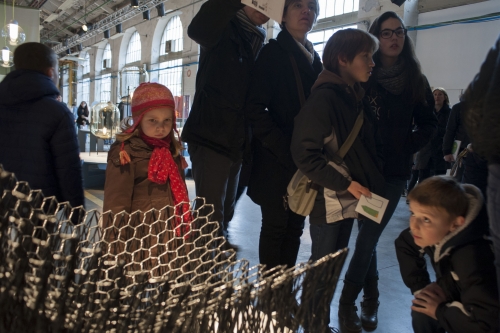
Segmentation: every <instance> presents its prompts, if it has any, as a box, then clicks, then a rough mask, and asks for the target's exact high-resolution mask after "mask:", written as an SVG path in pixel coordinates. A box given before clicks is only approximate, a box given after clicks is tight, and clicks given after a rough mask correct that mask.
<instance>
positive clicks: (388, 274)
mask: <svg viewBox="0 0 500 333" xmlns="http://www.w3.org/2000/svg"><path fill="white" fill-rule="evenodd" d="M186 182H187V185H188V190H189V196H190V198H194V196H195V190H194V182H193V180H187V181H186ZM103 197H104V195H103V190H102V188H98V189H86V190H85V198H86V208H87V210H90V209H97V210H101V207H102V199H103ZM408 220H409V211H408V206H407V205H406V202H405V198H401V200H400V202H399V205H398V208H397V209H396V212H395V214H394V216H393V218H392V220H391V221H390V222H389V225H388V226H387V228H386V229H385V231H384V233H383V234H382V237H381V239H380V241H379V244H378V248H377V253H378V269H379V276H380V280H379V289H380V309H379V326H378V328H377V329H376V330H374V331H371V332H377V333H405V332H412V328H411V318H410V305H411V300H412V299H413V297H412V295H411V293H410V290H409V289H408V288H406V286H405V285H404V284H403V281H402V279H401V275H400V273H399V266H398V262H397V259H396V254H395V251H394V240H395V239H396V237H397V236H398V235H399V233H400V232H401V231H402V230H403V229H405V228H406V227H407V226H408ZM260 226H261V212H260V208H259V206H257V205H256V204H254V203H253V202H252V201H251V200H250V198H249V197H248V196H246V195H243V196H242V197H241V199H240V201H239V202H238V204H237V207H236V212H235V215H234V218H233V220H232V221H231V223H230V225H229V235H230V236H229V237H230V240H231V242H232V243H233V244H235V245H237V246H239V248H240V251H239V253H238V257H239V258H245V259H247V260H248V261H249V262H250V265H251V266H254V265H257V264H258V263H259V257H258V242H259V232H260ZM356 237H357V226H356V223H355V225H354V228H353V232H352V235H351V239H350V242H349V246H353V245H354V244H355V240H356ZM310 249H311V239H310V236H309V223H308V219H306V227H305V229H304V234H303V236H302V244H301V247H300V251H299V256H298V262H302V261H307V260H308V259H309V256H310ZM351 252H352V251H351ZM349 260H350V255H349V256H348V258H347V261H346V265H345V266H344V271H343V273H342V275H341V278H343V276H344V274H345V269H346V268H347V264H348V263H349ZM342 286H343V283H342V281H339V284H338V286H337V290H336V292H335V296H334V299H333V302H332V306H331V307H332V309H331V325H332V326H335V327H338V318H337V310H338V299H339V296H340V291H341V289H342ZM360 301H361V296H360V298H359V299H358V302H357V305H358V309H359V308H360V306H359V302H360Z"/></svg>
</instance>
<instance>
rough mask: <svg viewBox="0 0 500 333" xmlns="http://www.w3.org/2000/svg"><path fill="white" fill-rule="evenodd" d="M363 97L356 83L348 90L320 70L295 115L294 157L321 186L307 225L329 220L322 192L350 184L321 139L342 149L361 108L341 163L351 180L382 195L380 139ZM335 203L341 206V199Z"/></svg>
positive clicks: (338, 78) (336, 77)
mask: <svg viewBox="0 0 500 333" xmlns="http://www.w3.org/2000/svg"><path fill="white" fill-rule="evenodd" d="M363 96H364V90H363V88H361V86H360V85H359V84H356V85H355V87H354V88H353V87H349V86H348V85H347V84H346V83H345V81H343V80H342V78H341V77H340V76H338V75H337V74H335V73H332V72H330V71H327V70H323V72H322V73H321V74H320V75H319V77H318V80H317V81H316V83H315V85H314V87H313V90H312V94H311V96H310V97H309V99H308V100H307V102H306V104H305V106H304V107H303V108H302V109H301V110H300V113H299V114H298V116H297V117H295V128H294V130H293V137H292V146H291V151H292V156H293V159H294V161H295V164H296V165H297V167H298V168H299V169H300V170H301V171H302V173H303V174H304V175H306V176H307V177H309V179H311V180H312V181H313V182H314V183H316V184H318V185H320V186H321V188H320V190H319V191H318V195H317V196H316V201H315V202H314V208H313V210H312V212H311V214H310V223H311V224H321V223H326V222H327V214H328V213H329V211H328V206H330V207H331V205H325V200H326V199H325V195H324V193H325V190H324V189H325V188H326V189H328V190H332V191H345V190H346V189H347V188H348V187H349V185H350V184H351V181H350V180H349V179H348V178H346V177H345V176H344V175H343V174H342V173H341V172H339V171H338V170H337V169H336V168H335V167H334V166H332V165H331V164H332V163H333V162H329V157H328V156H327V152H326V151H325V149H324V146H325V139H327V138H329V137H330V136H332V135H333V136H334V138H335V139H336V140H337V143H338V144H337V145H338V147H341V146H342V144H343V143H344V142H345V140H346V139H347V137H348V136H349V134H350V133H351V131H352V129H353V127H354V123H355V122H356V118H357V117H358V114H359V112H360V111H361V110H364V120H363V126H362V127H361V129H360V131H359V134H358V136H357V137H356V139H355V140H354V142H353V144H352V146H351V148H350V149H349V150H348V152H347V154H346V155H345V157H344V161H345V163H346V165H347V167H348V168H349V173H350V176H351V177H352V179H353V180H355V181H357V182H358V183H360V184H361V185H363V186H365V187H367V188H368V189H370V191H372V192H374V193H376V194H379V195H381V196H384V192H383V191H384V187H385V184H384V177H383V175H382V164H383V161H382V156H381V155H382V154H381V153H382V149H381V140H380V137H379V133H378V131H377V126H376V123H375V117H374V115H373V114H372V113H370V112H369V106H368V104H367V103H366V100H363ZM330 158H331V157H330ZM326 196H328V195H326ZM338 200H339V202H340V205H341V206H342V207H345V205H342V198H338ZM330 203H331V201H330Z"/></svg>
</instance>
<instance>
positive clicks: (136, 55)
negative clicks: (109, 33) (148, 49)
mask: <svg viewBox="0 0 500 333" xmlns="http://www.w3.org/2000/svg"><path fill="white" fill-rule="evenodd" d="M139 60H141V36H139V33H138V32H137V31H136V32H134V33H133V34H132V38H130V42H129V43H128V47H127V54H126V55H125V63H126V64H130V63H131V62H135V61H139Z"/></svg>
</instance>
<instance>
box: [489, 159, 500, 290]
mask: <svg viewBox="0 0 500 333" xmlns="http://www.w3.org/2000/svg"><path fill="white" fill-rule="evenodd" d="M488 171H489V174H488V202H487V208H488V218H489V221H490V236H491V239H492V241H493V251H494V253H495V267H496V270H497V283H498V290H500V164H490V165H489V166H488Z"/></svg>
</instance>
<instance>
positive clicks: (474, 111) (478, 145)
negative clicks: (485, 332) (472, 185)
mask: <svg viewBox="0 0 500 333" xmlns="http://www.w3.org/2000/svg"><path fill="white" fill-rule="evenodd" d="M464 100H465V106H464V111H463V117H462V119H464V122H465V125H466V129H467V134H468V135H469V138H470V139H471V142H472V146H473V150H474V153H476V154H478V155H479V156H481V157H482V158H483V159H484V160H485V161H486V163H487V164H488V185H487V193H488V195H487V197H488V203H487V207H488V216H489V218H490V234H491V238H492V240H493V246H494V251H495V257H496V260H495V267H496V271H497V276H499V277H500V260H499V258H500V191H499V190H498V189H499V188H500V131H499V130H498V129H499V128H500V37H499V38H498V39H497V41H496V42H495V45H493V47H492V48H491V49H490V51H489V52H488V55H487V56H486V59H485V60H484V62H483V64H482V65H481V69H480V71H479V73H478V74H477V75H476V77H475V78H474V80H473V81H472V82H471V83H470V84H469V87H468V88H467V90H466V92H465V94H464ZM467 162H468V161H467ZM482 169H483V168H479V172H481V170H482ZM468 172H469V171H468V170H467V169H466V173H468ZM477 176H479V177H481V178H482V176H481V175H480V174H477ZM498 283H499V285H498V288H499V289H500V279H499V280H498ZM499 319H500V318H499Z"/></svg>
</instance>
